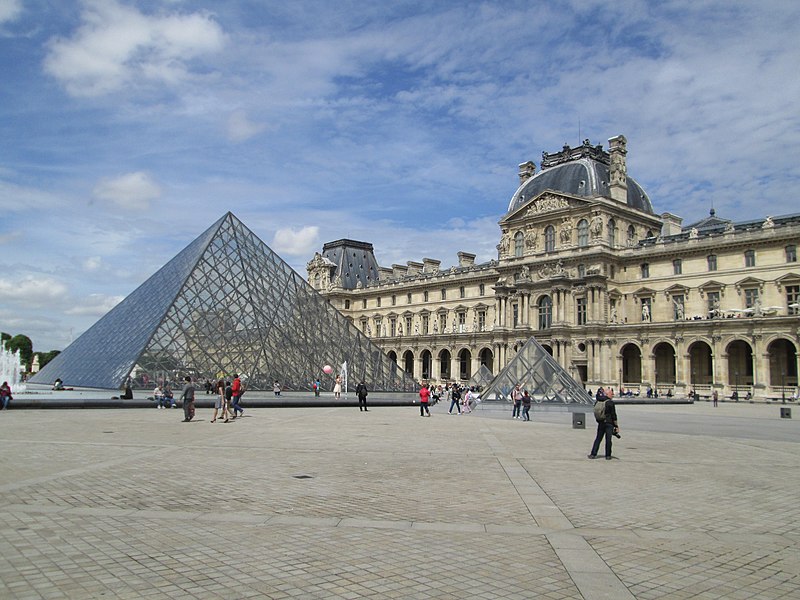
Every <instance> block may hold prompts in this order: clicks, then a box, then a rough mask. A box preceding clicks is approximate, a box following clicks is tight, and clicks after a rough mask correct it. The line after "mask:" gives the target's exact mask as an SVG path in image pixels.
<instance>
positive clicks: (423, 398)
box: [419, 383, 431, 417]
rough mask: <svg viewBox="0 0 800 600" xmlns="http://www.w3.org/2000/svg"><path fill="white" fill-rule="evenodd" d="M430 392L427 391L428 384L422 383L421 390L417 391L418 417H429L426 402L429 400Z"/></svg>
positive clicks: (429, 413)
mask: <svg viewBox="0 0 800 600" xmlns="http://www.w3.org/2000/svg"><path fill="white" fill-rule="evenodd" d="M430 397H431V391H430V390H429V389H428V384H427V383H423V384H422V388H421V389H420V390H419V416H420V417H430V416H431V411H430V410H428V400H430ZM426 413H427V414H426Z"/></svg>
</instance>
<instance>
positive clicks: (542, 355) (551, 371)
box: [481, 337, 594, 404]
mask: <svg viewBox="0 0 800 600" xmlns="http://www.w3.org/2000/svg"><path fill="white" fill-rule="evenodd" d="M517 384H520V386H521V387H522V389H526V390H528V393H529V394H530V395H531V398H532V401H533V402H536V403H539V404H593V403H594V401H593V399H592V398H590V397H589V394H588V393H587V392H586V390H584V389H583V386H582V385H580V384H579V383H578V382H576V381H575V380H574V379H573V378H572V377H570V375H569V373H567V372H566V371H565V370H564V368H563V367H562V366H561V365H559V364H558V363H557V362H556V360H555V359H554V358H553V357H552V356H550V353H549V352H547V350H545V349H544V348H543V347H542V346H541V344H539V342H537V341H536V339H535V338H533V337H532V338H531V339H529V340H528V341H527V342H526V343H525V345H524V346H522V348H520V350H519V352H517V355H516V356H515V357H514V358H513V359H511V362H509V363H508V364H507V365H506V367H505V368H504V369H503V370H502V371H500V373H498V374H497V377H495V378H494V379H493V380H492V382H491V383H490V384H489V385H488V386H486V388H485V389H484V390H483V391H482V392H481V399H482V400H483V401H491V400H510V399H511V390H513V389H514V386H515V385H517Z"/></svg>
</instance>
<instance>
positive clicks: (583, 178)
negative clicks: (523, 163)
mask: <svg viewBox="0 0 800 600" xmlns="http://www.w3.org/2000/svg"><path fill="white" fill-rule="evenodd" d="M609 162H610V160H609V154H608V153H607V152H605V151H604V150H603V149H602V146H592V145H591V144H590V143H589V140H586V141H585V142H584V143H583V145H582V146H578V147H577V148H570V147H569V146H564V149H563V150H562V151H561V152H557V153H555V154H548V153H547V152H543V153H542V170H541V171H540V172H539V173H537V174H536V175H534V176H533V177H531V178H530V179H527V180H526V181H524V182H523V183H522V185H520V186H519V188H518V189H517V191H516V192H515V193H514V195H513V196H512V197H511V202H510V203H509V205H508V212H513V211H515V210H517V209H518V208H520V207H521V206H522V205H524V204H525V203H526V202H528V201H529V200H530V199H531V198H534V197H536V196H538V195H539V194H541V193H542V192H543V191H545V190H552V191H554V192H563V193H566V194H571V195H574V196H584V197H587V198H591V197H596V196H602V197H604V198H611V192H610V190H609V180H610V166H609ZM528 164H530V163H528ZM625 179H626V182H627V186H628V202H627V203H628V206H629V207H630V208H634V209H636V210H640V211H643V212H646V213H648V214H655V213H654V211H653V205H652V204H651V203H650V198H649V197H648V196H647V193H646V192H645V191H644V189H642V186H640V185H639V184H638V183H636V181H635V180H634V179H633V178H631V177H628V176H627V175H626V177H625Z"/></svg>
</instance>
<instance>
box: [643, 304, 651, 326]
mask: <svg viewBox="0 0 800 600" xmlns="http://www.w3.org/2000/svg"><path fill="white" fill-rule="evenodd" d="M649 321H650V305H649V304H647V303H646V302H642V322H649Z"/></svg>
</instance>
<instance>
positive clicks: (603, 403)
mask: <svg viewBox="0 0 800 600" xmlns="http://www.w3.org/2000/svg"><path fill="white" fill-rule="evenodd" d="M594 419H595V421H597V436H596V437H595V438H594V444H592V450H591V452H590V453H589V458H597V451H598V450H599V449H600V442H601V441H602V440H603V438H604V437H605V438H606V460H611V436H612V435H614V436H617V437H619V427H618V425H617V409H616V407H615V406H614V401H613V400H612V399H611V398H608V397H607V396H606V394H605V391H603V388H602V387H601V388H599V389H598V390H597V396H596V400H595V403H594Z"/></svg>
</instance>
